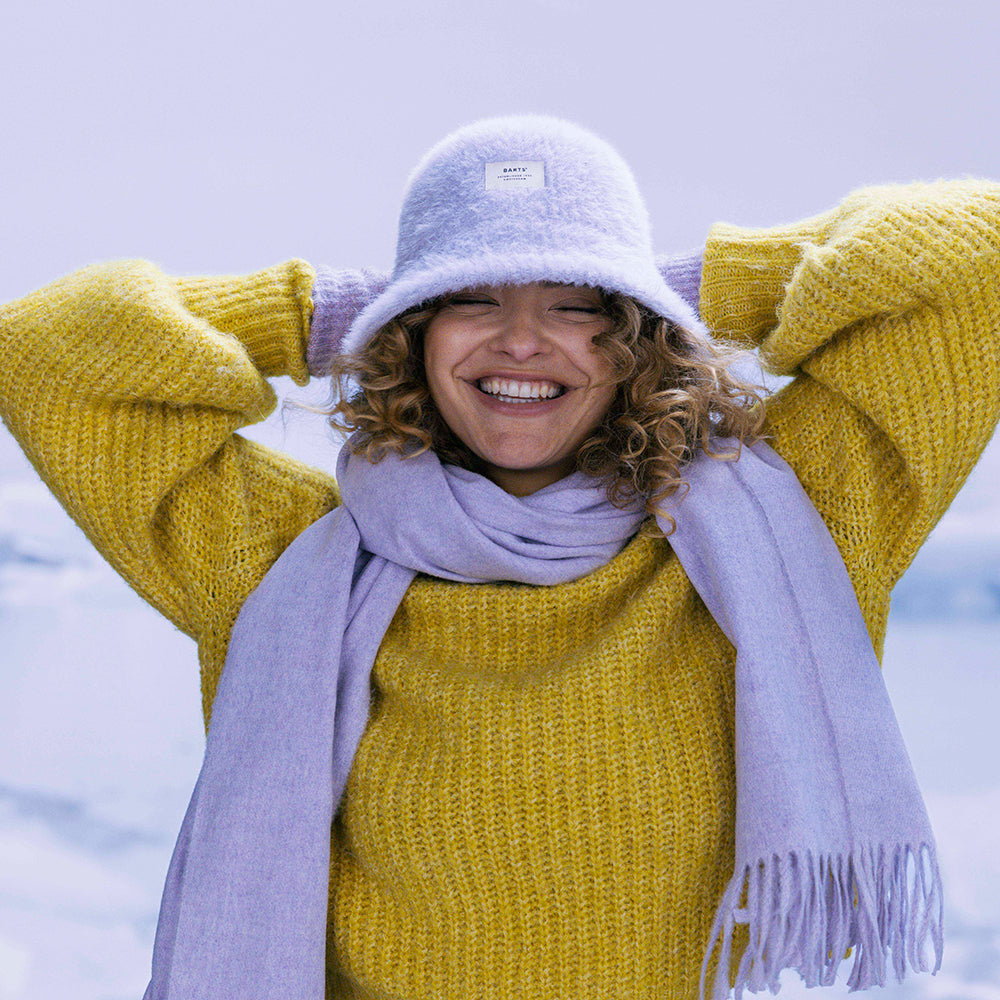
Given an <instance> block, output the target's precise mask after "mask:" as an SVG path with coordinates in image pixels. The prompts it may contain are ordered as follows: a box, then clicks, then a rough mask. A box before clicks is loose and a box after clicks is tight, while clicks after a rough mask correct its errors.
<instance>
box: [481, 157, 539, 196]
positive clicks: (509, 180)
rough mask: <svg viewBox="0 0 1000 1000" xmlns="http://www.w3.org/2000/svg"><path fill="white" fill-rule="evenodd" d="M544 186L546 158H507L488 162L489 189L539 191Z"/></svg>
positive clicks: (487, 186)
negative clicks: (501, 160)
mask: <svg viewBox="0 0 1000 1000" xmlns="http://www.w3.org/2000/svg"><path fill="white" fill-rule="evenodd" d="M543 187H545V161H544V160H506V161H505V162H503V163H487V164H486V190H487V191H537V190H538V189H539V188H543Z"/></svg>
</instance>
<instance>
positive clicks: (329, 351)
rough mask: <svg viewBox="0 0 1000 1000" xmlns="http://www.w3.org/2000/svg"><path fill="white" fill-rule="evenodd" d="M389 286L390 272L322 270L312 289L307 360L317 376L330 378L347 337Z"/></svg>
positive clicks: (323, 268)
mask: <svg viewBox="0 0 1000 1000" xmlns="http://www.w3.org/2000/svg"><path fill="white" fill-rule="evenodd" d="M388 284H389V274H388V272H386V271H376V270H375V269H374V268H369V267H363V268H361V269H360V270H353V269H345V270H334V269H333V268H329V267H323V266H319V267H317V268H316V280H315V281H314V282H313V288H312V306H313V311H312V322H311V323H310V326H309V347H308V349H307V351H306V360H307V362H308V365H309V373H310V375H313V376H318V375H327V374H329V372H330V362H331V360H332V359H333V357H334V356H335V355H336V354H337V353H338V352H339V350H340V345H341V343H342V341H343V339H344V335H345V334H346V333H347V331H348V330H349V329H350V328H351V324H352V323H353V322H354V318H355V317H356V316H357V315H358V313H360V312H361V310H362V309H364V308H365V306H367V305H368V303H369V302H372V301H373V300H374V299H376V298H377V297H378V296H379V295H381V294H382V292H384V291H385V289H386V287H387V286H388Z"/></svg>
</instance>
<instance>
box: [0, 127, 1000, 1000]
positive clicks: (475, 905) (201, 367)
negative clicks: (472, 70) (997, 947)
mask: <svg viewBox="0 0 1000 1000" xmlns="http://www.w3.org/2000/svg"><path fill="white" fill-rule="evenodd" d="M998 223H1000V189H998V187H997V186H995V185H990V184H987V183H974V182H964V183H953V184H939V185H915V186H912V187H905V188H892V189H873V190H870V191H862V192H858V193H857V194H855V195H853V196H852V197H851V198H849V199H848V200H847V201H845V202H844V204H843V205H842V206H840V207H839V208H837V209H835V210H833V211H830V212H827V213H825V214H823V215H820V216H816V217H814V218H812V219H808V220H806V221H804V222H802V223H799V224H796V225H792V226H786V227H780V228H777V229H772V230H763V231H750V230H740V229H737V228H735V227H726V226H716V227H714V228H713V229H712V231H711V233H710V235H709V239H708V242H707V245H706V247H705V251H704V255H703V259H702V257H701V255H694V256H692V257H689V258H679V259H675V260H673V261H670V262H662V264H663V270H664V272H665V273H666V274H667V275H668V276H669V278H670V284H667V283H666V282H664V280H663V277H662V276H661V274H660V273H659V271H658V269H657V267H656V263H655V261H654V259H653V256H652V251H651V243H650V239H649V232H648V224H647V221H646V218H645V212H644V209H643V207H642V203H641V200H640V198H639V196H638V193H637V192H636V190H635V186H634V183H633V181H632V179H631V176H630V175H629V173H628V170H627V168H626V167H625V165H624V164H623V163H622V162H621V160H620V159H619V158H618V156H617V154H616V153H614V151H613V150H611V149H610V148H609V147H607V145H606V144H604V143H603V142H601V141H600V140H598V139H596V138H595V137H593V136H591V135H590V134H588V133H586V132H584V131H583V130H580V129H578V128H576V127H574V126H570V125H567V124H566V123H562V122H558V121H554V120H551V119H540V118H525V119H501V120H492V121H487V122H481V123H478V124H476V125H473V126H470V127H469V128H467V129H464V130H461V131H460V132H458V133H456V134H454V135H453V136H450V137H448V138H447V139H446V140H444V141H443V142H442V143H441V144H439V145H438V146H437V147H435V148H434V149H433V150H431V152H430V153H429V154H428V155H427V157H426V158H425V160H424V161H423V162H422V163H421V164H420V165H419V166H418V168H417V171H416V172H415V174H414V176H413V178H412V179H411V183H410V187H409V190H408V193H407V197H406V200H405V202H404V206H403V213H402V216H401V221H400V234H399V243H398V248H397V260H396V267H395V270H394V272H393V275H392V278H391V280H390V281H389V282H388V284H386V282H385V281H384V280H383V279H380V278H379V276H377V275H373V274H371V273H370V272H357V273H344V272H339V273H334V272H320V273H318V274H317V273H316V272H314V271H313V269H312V268H310V267H309V266H308V265H305V264H303V263H301V262H291V263H289V264H286V265H282V266H279V267H276V268H272V269H270V270H268V271H264V272H260V273H258V274H256V275H251V276H248V277H244V278H221V279H205V278H199V279H180V280H174V279H169V278H167V277H165V276H164V275H162V274H160V273H159V272H158V271H157V270H156V269H155V268H153V267H151V266H150V265H147V264H143V263H126V264H117V265H109V266H103V267H98V268H92V269H88V270H87V271H85V272H80V273H79V274H77V275H74V276H71V277H70V278H67V279H64V280H63V281H61V282H57V283H56V284H54V285H51V286H49V287H48V288H46V289H43V290H41V291H40V292H38V293H36V294H35V295H33V296H28V297H27V298H26V299H23V300H20V301H19V302H15V303H12V304H11V305H9V306H7V307H6V308H5V310H4V311H3V314H2V319H3V326H2V329H3V350H4V357H5V361H4V366H3V375H2V376H0V379H2V381H0V400H2V404H3V413H4V419H5V420H6V421H7V423H8V425H9V426H10V427H11V429H12V431H13V432H14V433H15V435H16V436H17V437H18V439H19V440H20V441H21V442H22V444H23V445H24V447H25V449H26V451H27V453H28V454H29V456H30V457H31V458H32V459H33V461H34V462H35V464H36V466H37V467H38V468H39V471H40V472H41V474H42V475H43V477H44V478H45V479H46V481H47V482H48V483H49V485H50V486H51V488H52V489H53V491H54V492H55V493H56V495H57V496H58V497H59V498H60V499H61V500H62V502H63V503H64V504H65V505H66V506H67V507H68V509H69V510H70V511H71V513H73V515H74V516H75V517H76V518H77V520H78V521H79V522H80V523H81V525H82V526H83V527H84V528H85V530H87V532H88V534H89V535H90V537H91V538H92V539H93V540H94V542H95V544H96V545H97V546H98V548H99V549H100V550H101V551H102V552H103V553H104V554H105V555H106V556H107V557H108V558H109V559H110V560H111V561H112V562H113V563H114V565H115V566H116V567H117V568H118V569H119V571H120V572H122V574H123V575H124V576H125V578H126V579H127V580H129V582H130V583H131V584H132V585H133V586H134V587H135V588H136V589H137V590H138V591H139V592H140V593H141V594H142V595H143V596H144V597H146V598H147V599H148V600H150V601H151V602H152V603H153V604H154V605H155V606H156V607H158V608H159V609H160V610H161V611H163V612H164V613H165V614H167V615H168V616H169V617H170V618H171V620H172V621H174V622H175V623H176V624H177V625H178V627H180V628H182V629H183V630H185V631H186V632H188V633H189V634H191V635H193V636H195V637H196V638H197V640H198V643H199V653H200V658H201V663H202V668H203V688H204V695H205V711H206V717H207V716H208V714H209V712H211V713H212V718H211V725H210V728H209V739H208V746H207V750H206V761H205V766H204V768H203V771H202V776H201V778H200V779H199V784H198V787H197V788H196V790H195V794H194V796H193V798H192V804H191V807H190V808H189V811H188V814H187V817H186V819H185V824H184V827H183V829H182V831H181V835H180V838H179V841H178V847H177V850H176V852H175V856H174V860H173V862H172V865H171V870H170V873H169V875H168V880H167V887H166V889H165V893H164V902H163V907H162V909H161V916H160V924H159V928H158V932H157V942H156V951H155V955H154V970H153V981H152V983H151V985H150V990H149V992H148V993H147V996H149V997H166V996H178V997H180V996H183V997H185V998H191V997H201V996H204V997H209V996H212V997H221V996H233V997H235V996H240V997H247V996H267V997H271V998H273V997H286V996H287V997H289V998H291V997H296V998H302V997H312V998H317V997H320V996H322V994H323V992H324V990H326V991H328V992H329V994H330V995H331V996H348V995H366V996H367V995H374V996H401V997H408V998H410V997H418V996H420V997H422V996H434V997H438V996H448V997H471V996H476V997H479V996H484V997H490V996H507V995H510V996H524V995H538V996H552V997H570V996H573V997H575V996H581V995H597V996H609V997H611V996H616V997H617V996H620V997H647V996H648V997H653V996H657V997H663V996H667V997H676V998H690V997H693V996H695V995H697V993H698V990H699V981H701V982H702V983H703V985H704V988H705V989H710V990H711V992H712V995H713V996H724V995H726V993H728V991H729V988H730V982H735V984H736V985H737V988H738V991H739V990H740V989H742V988H744V987H750V988H752V989H757V988H761V987H763V986H769V985H774V984H776V982H777V977H778V975H779V973H780V971H781V969H782V968H786V967H792V968H797V969H798V970H799V971H800V972H801V973H802V975H803V976H804V978H805V979H806V981H807V982H810V983H818V982H827V981H830V980H831V979H832V977H833V976H834V975H835V973H836V969H837V966H838V965H839V963H840V961H841V960H842V959H843V957H844V955H845V953H846V952H847V951H848V950H849V949H852V950H853V954H852V963H853V969H852V978H851V982H852V983H853V984H854V985H857V986H861V987H864V986H867V985H871V984H873V983H876V982H882V981H885V979H886V978H887V976H888V975H889V974H890V973H891V972H895V973H896V974H898V975H901V974H902V973H903V971H904V970H905V969H906V968H907V967H909V968H920V967H923V966H924V965H925V964H926V960H927V958H928V956H927V955H926V954H925V948H924V946H925V944H926V945H927V946H928V948H929V947H930V946H933V950H934V951H935V952H936V953H937V956H938V957H939V954H940V939H939V920H940V896H939V889H938V882H937V871H936V864H935V861H934V856H933V841H932V838H931V835H930V831H929V829H928V828H927V822H926V815H925V814H924V811H923V807H922V803H921V802H920V798H919V794H918V793H917V792H916V788H915V784H914V782H913V778H912V773H911V772H910V770H909V765H908V762H907V761H906V758H905V753H904V751H903V750H902V746H901V742H900V740H899V736H898V731H897V729H896V727H895V723H894V720H893V718H892V714H891V710H890V708H889V707H888V703H887V700H886V698H885V692H884V689H883V688H882V687H881V686H880V680H879V677H878V669H877V662H876V660H875V654H874V652H873V649H872V642H874V643H875V644H876V646H880V645H881V640H882V636H883V634H884V628H885V618H886V613H887V610H888V597H889V592H890V590H891V587H892V585H893V583H894V582H895V580H896V579H898V577H899V575H900V574H901V573H902V572H903V570H904V569H905V567H906V566H907V565H908V563H909V561H910V560H911V559H912V557H913V554H914V553H915V551H916V549H917V548H918V546H919V545H920V543H921V542H922V541H923V539H924V538H925V537H926V535H927V534H928V532H929V531H930V529H931V527H932V526H933V525H934V523H935V522H936V521H937V519H938V518H939V517H940V516H941V514H942V513H943V511H944V510H945V508H946V507H947V505H948V503H949V502H950V500H951V499H952V497H953V496H954V495H955V493H956V492H957V490H958V488H959V487H960V485H961V483H962V482H963V480H964V478H965V476H966V475H967V474H968V471H969V470H970V469H971V467H972V465H973V464H974V463H975V461H976V459H977V457H978V455H979V453H980V451H981V450H982V448H983V447H984V446H985V443H986V442H987V441H988V439H989V437H990V434H991V432H992V429H993V427H994V425H995V424H996V421H997V417H998V408H1000V392H998V389H1000V375H998V370H1000V366H998V365H997V359H998V349H997V340H996V332H995V331H996V319H995V317H996V316H997V315H998V314H1000V301H998V295H997V290H996V288H997V282H996V273H997V260H998V248H1000V225H998ZM699 285H700V290H699ZM685 296H687V299H688V300H689V301H685ZM693 304H697V305H698V307H699V309H700V312H701V316H702V317H703V319H704V321H705V323H706V324H707V326H708V328H710V329H712V330H714V331H717V332H718V333H719V334H721V335H722V336H725V337H726V338H727V339H729V340H731V341H734V342H736V343H738V344H740V345H744V346H760V347H761V350H762V354H763V356H764V357H765V358H766V360H767V361H768V363H769V364H770V366H771V367H772V368H773V369H774V370H776V371H779V372H782V373H786V374H792V375H794V376H795V378H794V379H793V381H792V382H791V384H790V385H789V386H787V387H786V388H785V389H784V390H782V392H781V393H779V394H778V395H777V396H776V397H774V398H773V400H771V401H770V402H769V405H768V412H767V416H766V422H765V423H763V425H762V424H761V420H762V419H763V418H762V414H761V411H760V407H759V406H758V405H757V402H756V400H755V398H754V396H753V393H752V390H751V388H750V387H748V386H746V385H744V384H743V383H741V382H740V381H739V379H737V378H736V377H734V376H733V375H732V374H731V373H729V372H727V365H728V362H729V360H730V358H729V355H727V354H725V353H724V352H722V351H720V350H719V349H718V348H716V347H715V346H714V345H713V344H712V343H711V342H710V341H709V339H708V337H707V335H706V333H705V328H704V327H703V326H702V323H701V320H700V319H699V317H698V316H697V315H696V313H695V311H694V309H692V305H693ZM355 314H357V315H355ZM347 326H349V327H350V328H349V330H348V332H347V334H346V337H345V338H344V340H343V342H342V343H341V336H342V335H343V333H344V329H345V327H347ZM330 370H333V371H334V372H335V374H336V376H337V378H338V381H339V382H340V384H341V385H342V386H346V384H347V383H346V380H348V379H351V378H353V379H354V380H355V381H356V383H357V386H358V389H357V391H356V392H355V390H354V388H349V389H348V392H347V393H346V395H345V396H343V397H342V398H341V401H340V402H339V404H338V405H337V408H336V410H337V419H338V420H340V421H341V422H342V423H343V424H344V425H346V426H347V427H349V428H351V429H353V430H355V431H356V434H355V436H354V437H353V438H352V440H351V442H350V445H349V447H347V448H345V449H344V451H343V452H342V453H341V456H340V460H339V462H338V476H337V484H336V486H335V485H334V483H333V482H332V481H331V480H330V479H329V478H328V477H326V476H324V475H322V474H320V473H318V472H316V471H314V470H310V469H307V468H305V467H303V466H301V465H298V464H296V463H293V462H291V461H290V460H288V459H287V458H284V457H283V456H278V455H276V454H274V453H272V452H269V451H267V450H266V449H262V448H260V447H258V446H256V445H253V444H251V443H249V442H247V441H245V440H244V439H243V438H241V437H240V436H239V435H237V434H235V431H236V430H237V429H238V427H240V426H242V425H243V424H245V423H249V422H252V421H254V420H257V419H260V418H261V417H262V416H264V415H265V414H266V413H267V412H268V410H269V409H270V407H271V406H272V405H273V394H272V393H271V390H270V389H269V387H268V386H267V383H266V381H265V380H266V378H267V377H269V376H274V375H279V374H290V375H292V376H293V377H295V378H296V379H298V380H299V381H300V382H301V381H304V380H305V379H306V378H307V377H308V375H309V374H310V373H313V374H319V373H321V372H327V371H330ZM522 399H528V400H532V401H529V402H519V400H522ZM761 431H763V433H764V434H765V435H766V437H767V440H768V442H769V443H770V446H768V445H765V444H764V443H763V441H761V440H758V439H757V438H758V434H759V433H760V432H761ZM772 449H773V450H772ZM779 455H780V456H783V458H784V459H786V460H787V462H788V463H789V464H788V465H786V464H785V462H784V461H782V459H781V458H779V457H778V456H779ZM793 469H794V473H793V472H792V470H793ZM796 477H797V478H796ZM800 482H801V487H800V485H799V483H800ZM681 483H683V486H682V488H678V485H679V484H681ZM802 487H804V490H805V492H804V493H803V492H802ZM341 500H342V501H343V502H342V504H341V505H339V506H338V501H341ZM331 510H332V513H330V514H329V515H327V512H328V511H331ZM817 512H818V514H817ZM650 515H652V517H653V518H655V520H652V519H650ZM307 529H308V530H307ZM279 557H280V558H279ZM224 662H225V671H224V672H223V671H222V666H223V663H224ZM220 676H221V679H220ZM370 696H371V697H370ZM331 771H332V773H333V778H334V780H333V782H332V785H333V787H332V789H331V781H330V775H331ZM331 819H333V836H332V838H331V836H330V826H329V824H330V821H331ZM331 848H332V850H331ZM328 885H329V896H328V895H327V886H328ZM324 942H326V947H324ZM713 983H714V985H712V984H713Z"/></svg>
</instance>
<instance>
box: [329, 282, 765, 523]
mask: <svg viewBox="0 0 1000 1000" xmlns="http://www.w3.org/2000/svg"><path fill="white" fill-rule="evenodd" d="M448 298H449V296H447V295H444V296H440V297H439V298H436V299H433V300H431V301H429V302H425V303H421V304H420V305H419V306H415V307H414V308H412V309H410V310H408V311H406V312H405V313H403V314H401V315H400V316H397V317H396V318H395V319H393V320H391V321H390V322H389V323H387V324H386V325H385V326H383V327H382V328H381V329H380V330H379V331H378V333H377V334H376V335H375V336H374V337H373V338H372V340H371V341H369V343H368V344H367V345H365V346H364V347H363V348H361V349H360V350H358V351H357V352H355V353H353V354H343V355H340V356H339V357H338V358H337V360H336V362H335V363H334V368H333V372H332V376H333V388H334V394H335V401H334V403H333V404H332V406H331V407H330V409H329V410H328V411H327V413H328V417H329V420H330V423H331V424H332V425H333V426H334V427H336V428H338V429H340V430H344V431H348V432H355V431H358V432H360V434H358V435H357V437H356V439H355V440H354V441H352V443H351V445H350V447H351V449H352V451H353V452H354V453H355V454H360V455H364V456H365V457H366V458H367V459H368V460H369V461H373V462H377V461H379V460H380V459H381V458H382V457H383V456H384V455H385V453H386V451H393V452H396V453H399V454H405V455H415V454H419V453H421V452H423V451H427V450H428V449H432V450H433V451H434V452H436V453H437V455H438V456H439V457H440V459H441V461H442V462H446V463H451V464H453V465H458V466H461V467H463V468H466V469H471V470H473V471H476V472H482V471H483V462H482V460H481V459H480V458H479V457H478V456H477V455H475V454H474V453H473V452H472V451H471V450H470V449H469V448H468V447H467V446H466V445H465V444H464V443H463V442H462V441H461V440H459V438H458V437H457V436H456V435H455V434H454V433H453V432H452V430H451V428H450V427H449V426H448V425H447V424H446V423H445V421H444V420H443V418H442V417H441V415H440V414H439V413H438V410H437V407H436V406H435V405H434V402H433V400H432V399H431V395H430V391H429V389H428V387H427V378H426V374H425V371H424V361H423V334H424V331H425V329H426V328H427V324H428V323H429V321H430V320H431V319H432V317H433V316H435V315H436V313H437V312H438V310H439V309H440V308H441V307H442V306H443V304H444V303H445V302H446V301H448ZM602 299H603V308H604V312H605V314H606V315H607V317H608V319H609V320H610V322H609V324H608V328H607V329H606V331H605V332H603V333H601V334H599V335H598V336H596V337H595V338H594V345H595V347H596V348H597V350H599V351H600V352H601V353H602V354H603V355H604V357H605V358H606V359H607V360H608V361H609V362H610V364H611V366H612V369H613V372H614V382H615V385H616V391H615V396H614V399H613V401H612V403H611V405H610V407H609V408H608V411H607V413H606V414H605V416H604V419H603V420H602V422H601V423H600V425H599V426H598V427H597V428H596V429H595V430H594V431H593V432H592V433H591V435H590V436H589V437H588V438H587V439H586V440H584V442H583V443H582V444H581V446H580V448H579V449H578V451H577V455H576V467H577V469H578V470H580V471H581V472H585V473H587V474H588V475H591V476H594V477H595V478H596V479H598V480H600V481H601V483H602V485H603V486H604V487H605V489H606V490H607V495H608V499H609V500H610V501H611V502H612V503H613V504H616V505H617V506H625V505H626V504H628V503H630V502H631V501H633V500H634V499H635V498H636V497H641V498H643V501H644V505H645V510H646V512H647V513H648V514H649V515H651V516H655V515H657V514H659V513H662V512H661V510H660V505H662V503H663V501H664V500H666V499H667V498H668V497H669V496H671V495H672V494H673V493H675V492H676V491H677V490H678V489H680V488H681V487H683V486H684V485H685V483H684V479H683V477H682V475H681V472H682V469H683V466H684V465H685V464H686V463H687V462H689V461H690V460H691V459H692V458H693V457H694V455H695V454H696V452H697V450H698V449H701V450H702V451H704V452H705V453H706V454H708V455H710V456H711V457H713V458H720V459H729V458H734V457H736V455H737V454H738V452H734V451H731V450H730V451H720V452H715V451H713V450H712V439H713V438H718V437H731V438H736V439H737V440H738V441H739V442H740V443H741V444H749V443H752V442H753V441H755V440H757V439H759V438H760V436H761V427H762V425H763V421H764V404H763V398H762V396H761V395H760V394H759V391H762V387H761V386H758V385H754V384H752V383H749V382H746V381H744V380H743V379H741V378H740V377H739V376H737V375H736V374H735V373H733V372H732V371H731V370H730V369H731V368H732V366H733V365H734V363H736V362H738V361H741V360H744V359H746V358H747V356H748V352H747V351H745V350H742V349H739V348H736V347H734V346H733V345H730V344H725V343H720V342H718V341H714V342H708V341H706V340H705V339H704V338H702V337H698V336H695V335H694V334H692V333H690V332H688V331H687V330H685V329H683V328H682V327H680V326H678V325H677V324H675V323H673V322H671V321H670V320H667V319H664V318H663V317H662V316H659V315H657V314H656V313H653V312H652V311H651V310H649V309H648V308H646V307H645V306H643V305H641V304H640V303H638V302H636V301H635V300H634V299H632V298H629V297H628V296H626V295H622V294H621V293H618V292H603V291H602ZM666 519H667V520H668V521H669V522H670V524H671V529H670V530H671V532H672V531H673V527H674V526H673V519H672V518H670V517H669V515H666ZM643 531H644V533H645V534H647V535H654V536H656V535H663V532H662V531H661V530H660V529H659V527H658V526H657V525H656V522H655V521H652V520H651V521H648V522H647V523H646V525H644V527H643Z"/></svg>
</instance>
